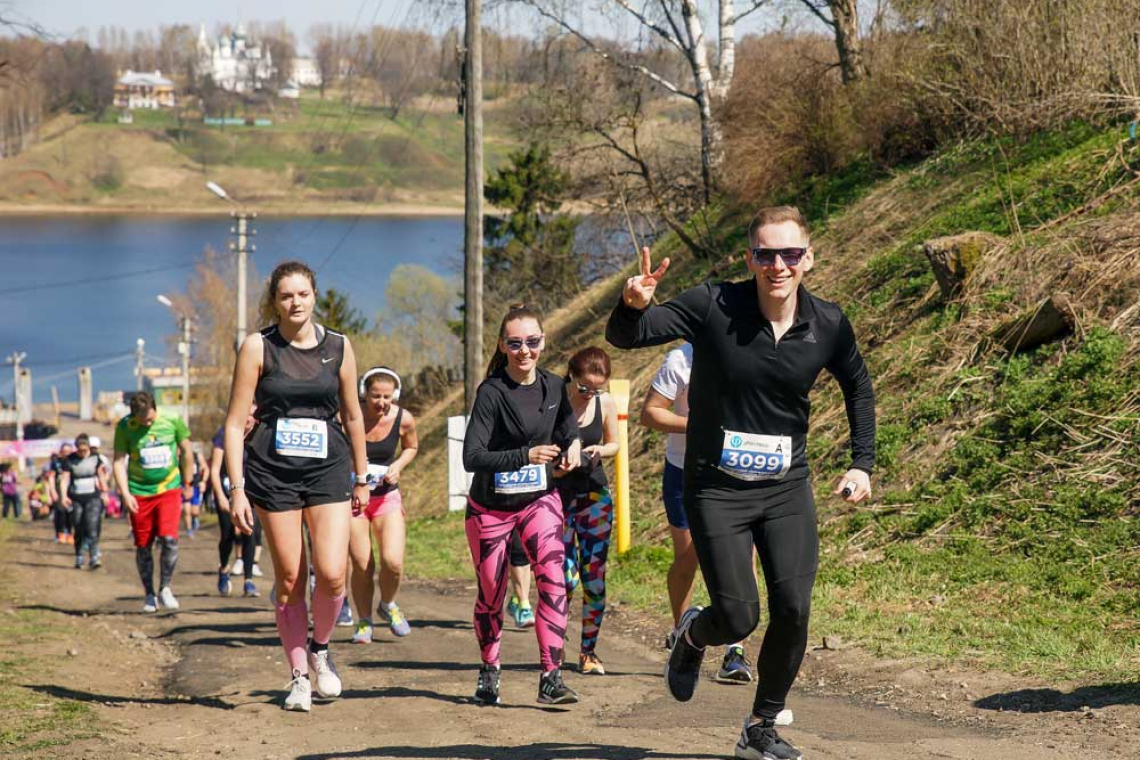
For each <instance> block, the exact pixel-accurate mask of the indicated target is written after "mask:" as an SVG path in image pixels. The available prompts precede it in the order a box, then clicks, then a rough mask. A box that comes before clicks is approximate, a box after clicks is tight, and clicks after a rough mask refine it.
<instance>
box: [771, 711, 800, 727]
mask: <svg viewBox="0 0 1140 760" xmlns="http://www.w3.org/2000/svg"><path fill="white" fill-rule="evenodd" d="M795 719H796V718H795V716H794V715H792V711H791V710H789V709H787V708H784V709H783V710H780V712H778V713H777V714H776V725H777V726H790V725H792V722H793V721H794V720H795Z"/></svg>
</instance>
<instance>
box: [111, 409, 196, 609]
mask: <svg viewBox="0 0 1140 760" xmlns="http://www.w3.org/2000/svg"><path fill="white" fill-rule="evenodd" d="M130 406H131V413H130V414H129V415H128V416H126V417H124V418H123V419H121V420H119V424H118V425H117V426H116V427H115V461H114V465H113V467H114V471H115V480H116V482H118V483H119V484H120V488H122V491H123V504H124V505H125V506H126V508H127V512H128V513H129V514H130V519H131V532H132V533H133V534H134V537H135V563H136V564H137V565H138V570H139V578H140V579H141V580H142V584H143V588H144V589H146V605H145V606H144V607H143V612H154V611H155V610H157V609H158V604H159V602H161V603H162V606H163V607H164V608H165V609H168V610H176V609H178V600H177V599H175V598H174V593H173V592H172V591H171V590H170V579H171V578H172V577H173V576H174V567H175V566H176V565H177V564H178V518H179V516H180V515H181V514H182V504H183V503H185V502H189V501H190V496H191V490H192V486H191V485H190V479H191V475H192V473H193V471H194V450H193V448H192V447H191V444H190V431H189V429H187V427H186V423H185V422H183V421H182V419H181V418H179V417H172V416H170V415H166V414H159V413H158V410H157V409H155V405H154V397H153V396H151V395H150V394H149V393H144V392H139V393H136V394H135V395H134V396H133V397H132V398H131V404H130ZM123 484H126V486H127V487H126V488H123V487H122V486H123ZM156 538H157V539H158V544H159V546H160V547H161V552H160V557H159V562H160V569H161V573H160V580H161V583H160V585H159V588H160V591H159V594H158V596H157V597H156V596H155V593H154V557H153V555H152V553H151V546H152V545H153V544H154V541H155V539H156Z"/></svg>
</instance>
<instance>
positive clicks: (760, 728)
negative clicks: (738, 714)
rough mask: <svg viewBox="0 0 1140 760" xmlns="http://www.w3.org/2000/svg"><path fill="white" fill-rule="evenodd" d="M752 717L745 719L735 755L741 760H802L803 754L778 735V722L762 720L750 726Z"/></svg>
mask: <svg viewBox="0 0 1140 760" xmlns="http://www.w3.org/2000/svg"><path fill="white" fill-rule="evenodd" d="M751 719H752V718H751V716H749V717H747V718H745V719H744V728H743V730H742V731H741V732H740V738H739V739H737V740H736V748H735V751H734V753H733V754H734V755H735V756H736V757H737V758H740V760H801V758H803V753H802V752H800V751H799V750H798V749H796V748H795V747H793V746H792V744H791V743H790V742H789V741H788V740H787V739H784V738H782V737H781V736H780V735H779V734H778V733H776V721H774V720H762V721H759V722H757V723H753V724H752V725H748V723H749V721H750V720H751Z"/></svg>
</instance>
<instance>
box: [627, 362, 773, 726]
mask: <svg viewBox="0 0 1140 760" xmlns="http://www.w3.org/2000/svg"><path fill="white" fill-rule="evenodd" d="M692 369H693V347H692V345H691V344H689V343H685V344H684V345H682V346H681V347H680V348H675V349H673V350H672V351H670V352H669V353H668V354H666V355H665V361H664V362H662V364H661V368H660V369H659V370H657V376H656V377H655V378H654V379H653V385H652V386H651V387H650V389H649V394H648V395H647V396H646V398H645V404H644V406H642V408H641V424H642V425H645V426H646V427H647V428H650V429H651V430H658V431H661V432H662V433H668V438H666V442H665V470H664V472H663V474H662V477H661V498H662V501H664V502H665V519H666V520H667V521H668V522H669V535H670V537H671V538H672V540H673V564H672V565H670V566H669V573H668V575H666V576H665V585H666V588H667V589H668V592H669V606H670V608H672V611H673V626H674V629H676V626H677V625H678V624H679V623H680V622H681V615H682V614H684V612H685V610H687V609H688V608H689V604H690V603H691V602H692V601H693V584H694V583H695V581H696V578H697V552H696V550H695V549H694V548H693V537H692V535H690V533H689V521H688V520H687V519H686V517H685V508H684V506H683V504H682V501H683V499H682V495H683V493H684V490H685V431H686V430H687V429H688V424H689V374H690V373H691V372H692ZM665 648H666V649H669V650H672V649H673V632H672V631H670V632H669V635H668V636H667V637H666V639H665ZM716 680H717V681H720V682H721V683H749V682H751V681H752V669H751V668H750V667H749V666H748V662H747V660H745V655H744V642H742V641H737V642H734V643H732V644H729V645H728V646H726V647H725V649H724V658H723V659H722V660H721V664H720V669H719V670H717V674H716ZM790 719H791V713H790V712H786V714H783V715H782V722H781V725H785V724H786V723H788V722H790Z"/></svg>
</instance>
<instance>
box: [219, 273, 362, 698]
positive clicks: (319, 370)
mask: <svg viewBox="0 0 1140 760" xmlns="http://www.w3.org/2000/svg"><path fill="white" fill-rule="evenodd" d="M316 297H317V282H316V275H314V274H313V271H312V270H311V269H310V268H309V267H308V266H306V265H305V264H303V263H302V262H299V261H286V262H284V263H282V264H278V265H277V268H275V269H274V270H273V274H272V275H270V278H269V285H268V287H267V289H266V293H265V297H264V303H263V311H264V312H265V314H266V315H274V316H275V320H274V322H275V323H274V324H273V325H272V326H270V327H267V328H265V329H264V330H262V331H261V332H260V333H254V334H252V335H250V336H249V337H248V338H246V339H245V341H244V342H243V343H242V346H241V349H240V350H239V351H238V358H237V366H235V367H234V379H233V385H232V387H231V390H230V406H229V411H228V412H227V414H226V423H225V436H224V445H225V460H226V473H227V474H228V475H229V479H230V511H231V514H232V517H233V522H234V527H235V528H236V529H237V530H238V531H240V532H241V533H242V534H249V533H251V532H252V531H253V528H254V521H253V508H254V507H256V509H257V517H258V519H259V520H260V521H261V527H262V530H263V532H264V535H265V539H266V542H267V543H268V545H269V553H270V555H272V557H273V569H274V571H275V573H276V583H275V589H276V596H275V599H274V607H275V610H276V617H277V632H278V634H279V635H280V636H281V645H282V647H283V648H284V649H285V659H286V661H287V662H288V665H289V669H290V671H291V673H292V677H293V680H292V683H291V684H290V688H289V694H288V695H287V696H286V697H285V702H284V707H285V709H286V710H299V711H302V712H308V711H309V710H310V709H311V707H312V686H311V685H310V683H309V676H310V674H312V675H313V676H314V677H315V681H316V684H315V686H316V691H317V695H318V696H320V697H323V698H325V699H334V698H336V697H339V696H340V693H341V680H340V675H339V674H338V673H337V669H336V666H335V665H334V664H333V660H332V656H331V655H330V653H329V639H330V638H331V637H332V633H333V629H334V628H335V627H336V619H337V614H338V613H339V612H340V609H341V606H342V604H343V602H344V596H345V594H344V592H345V576H346V574H347V569H348V568H347V566H348V539H349V534H350V523H351V521H352V513H353V511H358V510H359V509H360V508H361V507H362V506H363V505H364V504H366V503H367V502H368V496H369V488H368V476H367V475H366V473H367V469H368V460H367V458H366V456H365V444H364V425H363V422H362V420H361V413H360V398H359V396H358V395H357V388H356V357H355V355H354V354H353V351H352V344H351V343H349V341H348V338H346V337H345V336H344V335H342V334H341V333H338V332H334V331H333V330H330V329H328V328H327V327H324V326H322V325H318V324H316V323H315V322H314V321H313V307H314V305H315V302H316ZM255 401H256V403H257V412H256V418H257V422H256V424H255V426H254V428H253V430H252V431H251V432H250V433H249V435H248V437H247V436H246V435H245V422H246V417H247V416H248V414H249V409H250V405H251V404H253V403H254V402H255ZM354 472H355V473H356V480H355V487H354V484H353V477H352V473H354ZM303 526H307V527H308V529H309V540H310V547H311V548H310V551H309V552H308V554H309V557H310V559H311V563H312V573H313V577H314V578H315V580H316V585H315V588H314V590H313V602H312V603H313V635H312V638H311V640H310V639H309V615H308V610H307V609H306V604H305V589H306V588H308V585H309V584H308V578H307V575H308V573H309V562H307V561H306V556H305V555H306V552H305V541H304V531H303ZM250 559H252V558H250V557H247V558H246V561H249V560H250ZM306 644H307V646H306Z"/></svg>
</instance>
